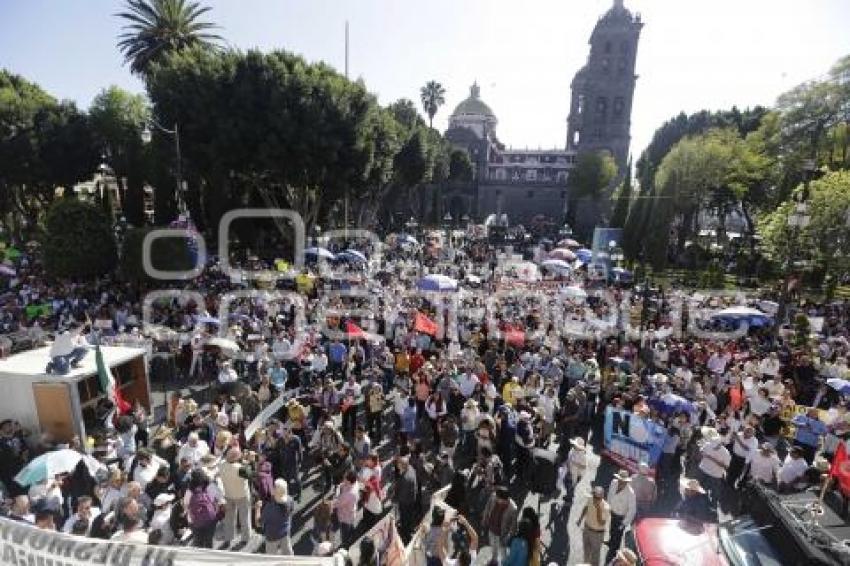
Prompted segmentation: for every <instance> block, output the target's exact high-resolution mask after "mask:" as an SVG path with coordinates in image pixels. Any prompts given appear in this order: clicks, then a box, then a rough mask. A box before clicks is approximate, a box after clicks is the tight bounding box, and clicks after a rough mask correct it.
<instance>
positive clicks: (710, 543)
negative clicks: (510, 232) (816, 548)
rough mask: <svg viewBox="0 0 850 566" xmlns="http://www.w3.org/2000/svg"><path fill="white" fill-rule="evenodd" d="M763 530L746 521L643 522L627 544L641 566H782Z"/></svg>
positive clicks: (674, 520)
mask: <svg viewBox="0 0 850 566" xmlns="http://www.w3.org/2000/svg"><path fill="white" fill-rule="evenodd" d="M762 530H763V529H762V528H760V527H759V526H758V525H756V524H755V523H754V522H753V521H752V519H749V518H744V519H739V520H735V521H730V522H728V523H723V524H721V525H716V524H701V523H693V522H689V521H685V520H682V519H642V520H640V521H638V522H637V523H636V525H635V527H634V531H633V533H631V537H629V538H630V539H631V540H629V541H628V544H629V546H631V547H632V548H633V549H635V551H636V552H637V554H638V558H639V560H640V564H642V565H643V566H671V565H691V564H693V565H700V566H745V565H748V564H761V565H771V564H776V565H777V566H778V565H780V564H782V563H783V562H782V560H781V559H780V557H779V555H778V554H777V553H776V551H775V550H774V549H773V548H772V547H771V545H770V543H769V542H768V541H767V539H766V538H765V537H764V535H763V533H762Z"/></svg>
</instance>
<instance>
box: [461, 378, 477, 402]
mask: <svg viewBox="0 0 850 566" xmlns="http://www.w3.org/2000/svg"><path fill="white" fill-rule="evenodd" d="M478 383H479V380H478V376H476V375H475V374H474V373H465V374H463V375H461V376H460V379H458V387H459V388H460V392H461V394H462V395H463V396H464V397H466V398H467V399H468V398H469V396H470V395H472V392H473V391H475V386H476V385H478Z"/></svg>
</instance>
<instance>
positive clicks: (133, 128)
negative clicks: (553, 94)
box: [89, 86, 150, 226]
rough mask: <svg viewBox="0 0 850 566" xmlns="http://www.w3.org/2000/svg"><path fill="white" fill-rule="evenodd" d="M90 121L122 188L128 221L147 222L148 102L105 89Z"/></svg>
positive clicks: (90, 113)
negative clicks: (145, 140)
mask: <svg viewBox="0 0 850 566" xmlns="http://www.w3.org/2000/svg"><path fill="white" fill-rule="evenodd" d="M89 119H90V120H91V124H92V128H93V130H94V132H95V135H96V136H97V140H98V143H99V144H100V145H101V146H102V148H103V149H104V150H105V153H106V155H107V157H108V161H109V165H111V166H112V168H113V169H114V170H115V175H116V177H117V179H118V183H119V185H120V186H121V188H122V189H123V190H122V194H123V195H124V201H123V203H122V205H123V209H124V215H125V216H126V217H127V221H128V222H129V223H130V224H132V225H134V226H141V225H142V224H143V223H144V184H145V181H146V180H148V179H147V176H148V152H147V151H146V150H145V147H144V144H143V142H142V139H141V138H142V130H143V128H144V125H145V124H146V123H147V122H148V120H149V119H150V109H149V108H148V104H147V100H146V99H145V97H144V96H142V95H140V94H132V93H129V92H127V91H125V90H123V89H120V88H118V87H117V86H111V87H109V88H107V89H104V90H102V91H101V92H100V93H99V94H98V95H97V96H96V97H95V99H94V101H93V102H92V105H91V107H90V108H89Z"/></svg>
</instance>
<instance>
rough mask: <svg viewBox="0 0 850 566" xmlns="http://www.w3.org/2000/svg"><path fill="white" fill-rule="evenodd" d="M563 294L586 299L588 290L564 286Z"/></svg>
mask: <svg viewBox="0 0 850 566" xmlns="http://www.w3.org/2000/svg"><path fill="white" fill-rule="evenodd" d="M561 294H562V295H566V296H567V297H573V298H574V299H586V298H587V291H585V290H584V289H582V288H581V287H575V286H570V287H564V288H562V289H561Z"/></svg>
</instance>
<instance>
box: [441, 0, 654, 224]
mask: <svg viewBox="0 0 850 566" xmlns="http://www.w3.org/2000/svg"><path fill="white" fill-rule="evenodd" d="M642 27H643V23H642V22H641V19H640V15H633V14H632V13H631V12H630V11H629V10H628V9H626V8H625V6H624V5H623V0H614V5H613V6H612V7H611V8H610V9H609V10H608V11H607V12H606V13H605V14H604V15H603V16H602V17H600V18H599V20H598V22H597V24H596V26H595V28H594V30H593V33H592V34H591V36H590V41H589V43H590V53H589V55H588V58H587V63H586V64H585V65H584V67H582V68H581V69H580V70H579V71H578V72H577V73H576V75H575V78H574V79H573V81H572V85H571V88H572V98H571V104H570V113H569V117H568V128H567V143H566V145H565V147H564V148H563V149H558V148H556V149H542V150H530V149H522V150H519V149H512V148H509V147H506V145H505V144H504V143H502V142H501V141H500V140H499V138H498V136H497V134H496V130H497V126H498V119H497V118H496V114H495V113H494V112H493V110H492V109H491V108H490V107H489V106H488V105H487V104H486V103H485V102H484V101H483V100H482V98H481V89H480V88H479V86H478V85H477V84H473V85H472V87H471V88H470V93H469V97H467V98H466V99H465V100H463V101H462V102H461V103H460V104H458V105H457V107H456V108H455V109H454V111H453V112H452V114H451V116H450V117H449V127H448V129H447V130H446V132H445V135H446V138H447V139H448V140H449V141H450V142H451V143H452V144H454V145H455V146H456V147H460V148H463V149H465V150H466V151H467V152H468V153H469V156H470V158H471V160H472V162H473V165H474V168H475V179H474V181H473V182H472V183H471V184H469V185H463V186H452V187H445V188H443V190H442V191H441V195H440V197H439V199H440V200H441V203H440V205H439V206H440V208H441V210H444V211H448V212H449V213H450V214H451V215H452V216H453V217H454V218H458V217H459V216H460V215H468V216H469V217H471V218H476V219H478V220H483V219H485V218H486V217H488V216H490V215H494V214H496V215H502V214H507V215H508V218H509V221H510V223H511V224H520V223H521V224H525V225H528V224H530V223H534V222H540V221H548V222H550V223H555V224H559V225H560V224H563V222H564V221H565V219H566V218H567V213H568V202H569V198H568V197H569V195H568V189H567V181H568V178H569V173H570V170H571V169H572V168H573V167H574V166H575V163H576V160H577V156H578V155H579V154H581V153H583V152H586V151H607V152H609V153H610V154H611V155H612V156H613V157H614V160H615V161H616V163H617V166H618V168H619V171H620V174H621V175H622V174H623V173H624V172H625V169H626V166H627V162H628V156H629V143H630V141H631V136H630V129H631V112H632V100H633V95H634V88H635V83H636V80H637V77H636V76H635V62H636V55H637V46H638V39H639V37H640V31H641V28H642ZM588 205H591V206H588ZM606 208H607V207H606V203H604V202H603V203H579V210H577V211H574V214H572V215H571V216H573V217H574V218H575V219H576V221H577V222H579V223H581V224H582V226H580V227H579V226H577V227H576V228H584V229H585V230H586V229H587V228H590V229H592V227H593V225H595V224H597V223H598V222H599V221H600V220H603V221H604V217H605V214H606Z"/></svg>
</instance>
